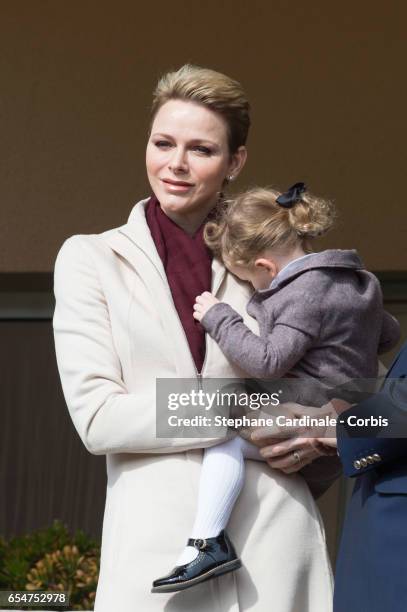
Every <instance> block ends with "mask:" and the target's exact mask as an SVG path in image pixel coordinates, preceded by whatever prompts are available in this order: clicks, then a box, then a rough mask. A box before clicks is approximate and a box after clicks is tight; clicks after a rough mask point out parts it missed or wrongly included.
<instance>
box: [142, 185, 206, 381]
mask: <svg viewBox="0 0 407 612" xmlns="http://www.w3.org/2000/svg"><path fill="white" fill-rule="evenodd" d="M146 221H147V225H148V227H149V228H150V232H151V236H152V238H153V240H154V244H155V246H156V249H157V252H158V254H159V256H160V258H161V261H162V262H163V266H164V270H165V273H166V275H167V280H168V284H169V286H170V289H171V294H172V299H173V301H174V305H175V308H176V310H177V312H178V316H179V318H180V320H181V323H182V327H183V328H184V331H185V334H186V337H187V340H188V344H189V348H190V351H191V353H192V357H193V359H194V362H195V365H196V368H197V370H198V372H200V371H201V370H202V366H203V362H204V359H205V330H204V329H203V327H202V326H201V324H200V323H198V321H196V320H195V319H194V318H193V316H192V313H193V305H194V303H195V298H196V296H197V295H199V294H200V293H202V292H203V291H210V290H211V279H212V269H211V264H212V255H211V252H210V251H209V249H208V248H207V246H206V245H205V242H204V240H203V228H204V225H205V223H202V225H201V226H200V227H199V228H198V230H197V231H196V232H195V233H194V234H193V235H192V236H190V235H189V234H187V233H186V232H185V231H184V230H183V229H182V228H181V227H179V226H178V225H177V224H176V223H174V221H172V220H171V219H170V218H169V217H167V215H166V214H165V213H164V212H163V211H162V209H161V207H160V203H159V201H158V200H157V198H156V197H155V196H152V197H151V198H150V200H149V202H148V204H147V207H146Z"/></svg>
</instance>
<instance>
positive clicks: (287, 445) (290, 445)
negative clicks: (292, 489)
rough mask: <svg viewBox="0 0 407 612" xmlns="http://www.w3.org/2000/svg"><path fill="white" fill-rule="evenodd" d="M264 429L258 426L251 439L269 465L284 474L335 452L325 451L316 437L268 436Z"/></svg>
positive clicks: (265, 428)
mask: <svg viewBox="0 0 407 612" xmlns="http://www.w3.org/2000/svg"><path fill="white" fill-rule="evenodd" d="M266 430H267V427H259V428H258V429H257V430H256V431H255V432H253V433H252V435H251V441H252V442H253V443H254V444H257V445H258V446H260V454H261V455H262V456H263V457H264V458H265V459H266V461H267V463H268V465H269V466H270V467H272V468H274V469H276V470H281V471H282V472H284V473H285V474H292V473H294V472H298V471H299V470H301V469H302V468H303V467H305V466H306V465H308V464H309V463H312V461H314V459H316V458H317V457H322V456H323V455H327V454H336V451H334V452H332V453H331V452H327V449H325V448H324V446H323V445H322V444H321V443H320V442H319V440H318V438H300V437H295V438H280V437H279V438H269V437H267V431H266Z"/></svg>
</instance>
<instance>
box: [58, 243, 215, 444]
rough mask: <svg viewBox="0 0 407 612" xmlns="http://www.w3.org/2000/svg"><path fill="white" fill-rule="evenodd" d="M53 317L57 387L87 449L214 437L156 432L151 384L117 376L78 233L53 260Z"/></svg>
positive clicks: (99, 294) (102, 302)
mask: <svg viewBox="0 0 407 612" xmlns="http://www.w3.org/2000/svg"><path fill="white" fill-rule="evenodd" d="M54 292H55V299H56V306H55V313H54V319H53V327H54V338H55V349H56V356H57V363H58V369H59V374H60V377H61V382H62V388H63V392H64V396H65V400H66V403H67V406H68V410H69V413H70V415H71V418H72V421H73V423H74V425H75V428H76V430H77V432H78V434H79V436H80V438H81V439H82V442H83V443H84V445H85V447H86V448H87V450H88V451H89V452H90V453H93V454H95V455H104V454H107V453H172V452H181V451H183V450H188V449H191V448H202V447H205V446H211V445H212V444H215V443H219V438H216V439H213V438H157V437H156V409H155V401H156V400H155V386H154V388H152V389H151V388H150V386H149V387H148V388H147V387H146V391H145V393H140V394H139V393H137V395H136V394H132V393H129V392H128V391H127V389H126V386H125V384H124V382H123V379H122V374H121V364H120V360H119V357H118V354H117V352H116V349H115V346H114V339H113V334H112V329H111V324H110V318H109V310H108V305H107V302H106V299H105V296H104V294H103V291H102V288H101V284H100V281H99V278H98V273H97V270H96V268H95V265H94V264H93V261H92V254H91V250H90V249H89V247H88V245H87V243H86V240H85V239H84V237H83V236H72V237H71V238H69V239H68V240H67V241H66V242H65V243H64V244H63V246H62V248H61V250H60V251H59V253H58V257H57V260H56V264H55V276H54Z"/></svg>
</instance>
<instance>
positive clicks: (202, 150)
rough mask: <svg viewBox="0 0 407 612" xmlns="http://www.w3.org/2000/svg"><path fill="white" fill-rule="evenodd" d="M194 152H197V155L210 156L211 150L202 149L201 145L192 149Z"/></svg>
mask: <svg viewBox="0 0 407 612" xmlns="http://www.w3.org/2000/svg"><path fill="white" fill-rule="evenodd" d="M194 151H198V153H203V154H204V155H211V153H212V151H211V149H208V147H204V146H202V145H197V146H196V147H194Z"/></svg>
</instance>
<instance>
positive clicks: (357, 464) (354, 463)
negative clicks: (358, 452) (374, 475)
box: [353, 459, 361, 470]
mask: <svg viewBox="0 0 407 612" xmlns="http://www.w3.org/2000/svg"><path fill="white" fill-rule="evenodd" d="M353 467H354V468H355V469H356V470H360V468H361V465H360V461H358V459H356V461H354V462H353Z"/></svg>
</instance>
